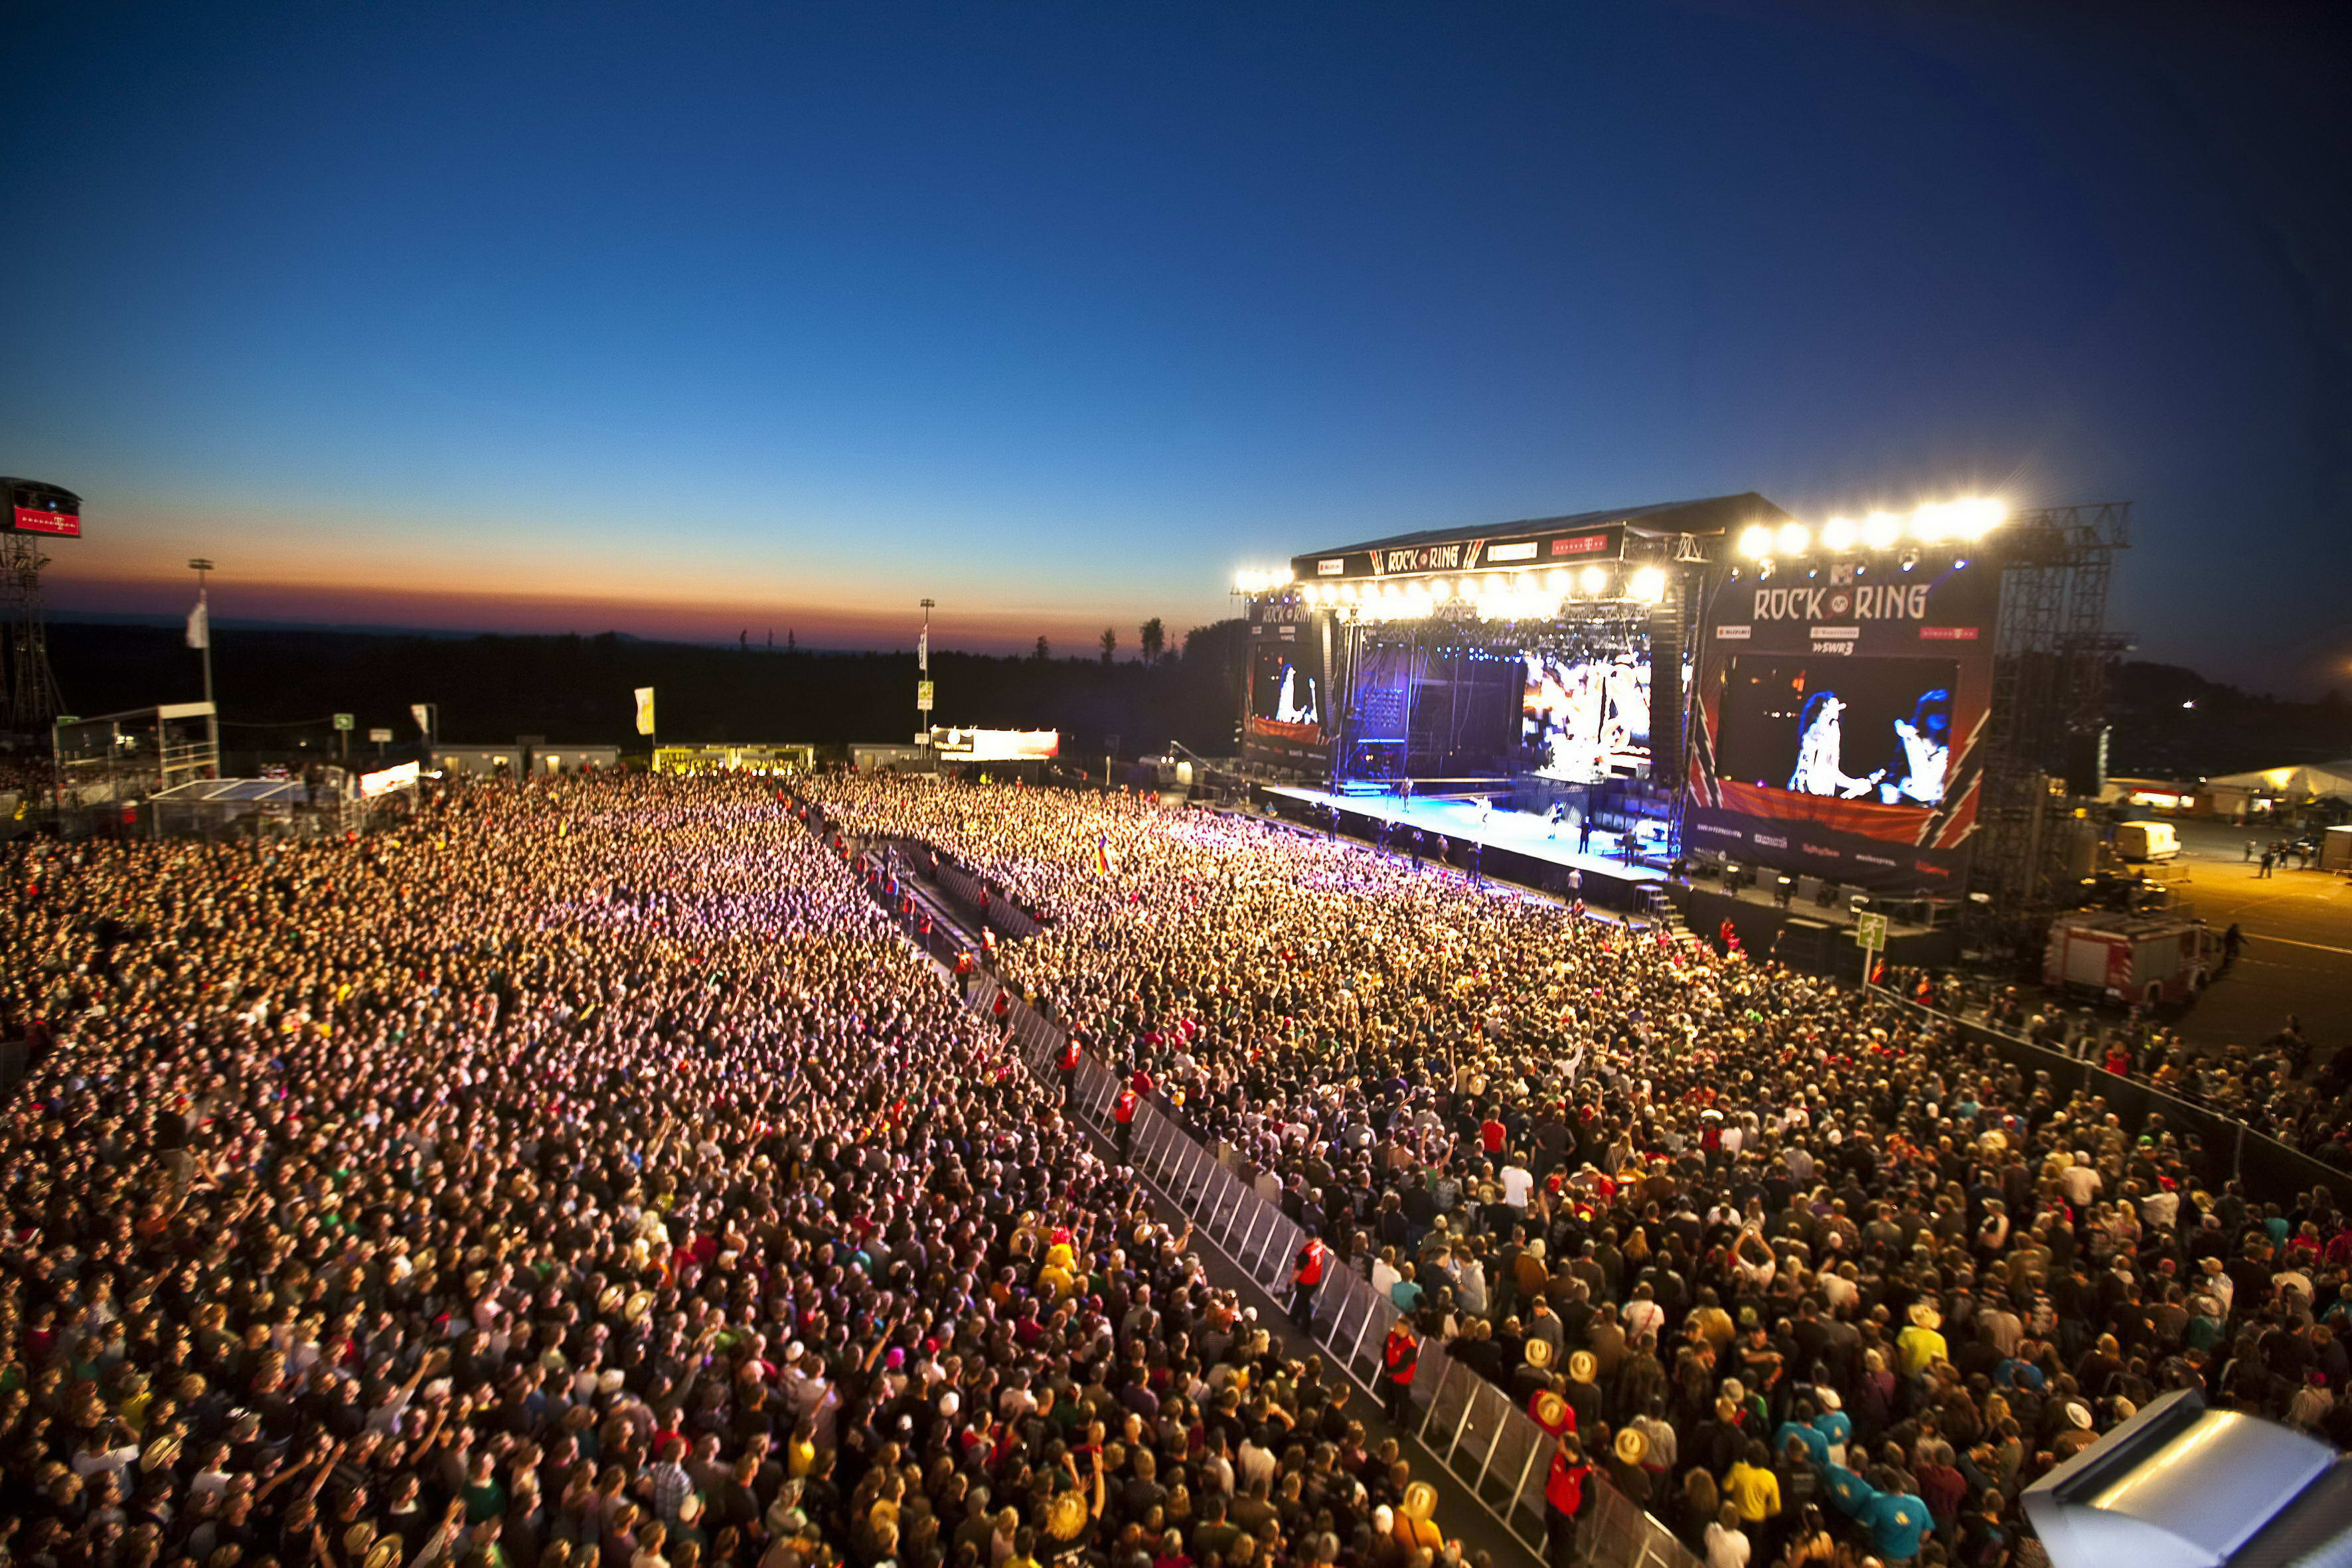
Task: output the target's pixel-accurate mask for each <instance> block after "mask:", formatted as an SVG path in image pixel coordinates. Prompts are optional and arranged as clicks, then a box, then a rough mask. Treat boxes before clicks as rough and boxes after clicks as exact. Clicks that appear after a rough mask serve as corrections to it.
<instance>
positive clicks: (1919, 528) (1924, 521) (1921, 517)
mask: <svg viewBox="0 0 2352 1568" xmlns="http://www.w3.org/2000/svg"><path fill="white" fill-rule="evenodd" d="M1951 536H1952V517H1951V509H1950V508H1949V507H1947V506H1940V505H1938V506H1923V507H1921V508H1920V509H1919V510H1916V511H1915V512H1913V513H1912V514H1911V537H1912V538H1914V539H1916V540H1917V541H1918V542H1920V543H1922V544H1941V543H1942V542H1944V541H1945V540H1947V539H1949V538H1950V537H1951Z"/></svg>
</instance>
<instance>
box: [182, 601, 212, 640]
mask: <svg viewBox="0 0 2352 1568" xmlns="http://www.w3.org/2000/svg"><path fill="white" fill-rule="evenodd" d="M188 646H189V647H212V646H213V625H212V616H211V615H210V614H209V613H208V612H207V611H206V610H205V596H204V595H202V594H199V595H196V607H195V608H194V609H193V610H190V611H189V612H188Z"/></svg>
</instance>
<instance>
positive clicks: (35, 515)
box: [13, 506, 81, 539]
mask: <svg viewBox="0 0 2352 1568" xmlns="http://www.w3.org/2000/svg"><path fill="white" fill-rule="evenodd" d="M13 510H15V512H16V531H17V532H19V533H48V534H55V535H57V536H58V537H59V538H61V539H79V538H80V537H81V514H80V513H79V512H75V511H43V510H40V509H39V508H37V507H29V506H20V507H16V508H15V509H13Z"/></svg>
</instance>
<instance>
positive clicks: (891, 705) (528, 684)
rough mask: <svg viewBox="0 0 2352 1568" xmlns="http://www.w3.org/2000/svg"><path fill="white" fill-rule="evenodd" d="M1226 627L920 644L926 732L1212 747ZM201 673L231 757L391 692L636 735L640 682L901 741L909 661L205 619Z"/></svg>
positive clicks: (70, 682) (767, 731)
mask: <svg viewBox="0 0 2352 1568" xmlns="http://www.w3.org/2000/svg"><path fill="white" fill-rule="evenodd" d="M1242 646H1243V628H1242V623H1241V622H1239V621H1225V622H1220V623H1218V624H1217V625H1215V626H1205V627H1202V628H1199V629H1197V630H1195V631H1193V632H1192V633H1190V634H1188V635H1187V636H1186V637H1185V638H1184V646H1183V647H1182V648H1181V650H1180V651H1176V652H1172V653H1171V655H1170V656H1169V657H1168V658H1164V659H1162V660H1160V662H1159V663H1157V664H1153V665H1149V666H1147V665H1145V664H1142V663H1141V662H1139V661H1137V660H1135V659H1131V658H1129V659H1120V660H1118V661H1116V662H1113V663H1110V664H1104V663H1103V662H1102V661H1101V660H1100V659H1099V658H1048V659H1042V660H1041V659H1037V658H992V657H989V656H986V655H981V654H967V653H950V652H934V653H933V654H932V656H931V679H933V680H934V681H936V682H937V683H938V695H939V707H938V710H937V712H936V713H935V715H934V717H935V718H936V720H937V721H939V722H940V723H941V724H960V725H961V724H976V725H984V726H990V727H995V728H1004V729H1055V730H1060V731H1064V734H1065V744H1066V749H1067V750H1069V751H1072V752H1079V753H1084V752H1088V751H1094V750H1098V749H1099V748H1100V747H1101V745H1102V743H1103V740H1104V738H1105V737H1106V736H1108V735H1113V734H1115V735H1117V736H1118V738H1119V742H1120V750H1121V752H1122V753H1123V754H1124V755H1127V756H1134V755H1136V754H1138V753H1139V752H1149V751H1155V750H1159V749H1160V748H1162V747H1164V746H1166V745H1167V743H1168V742H1170V741H1171V740H1178V741H1181V742H1183V743H1184V744H1186V745H1188V746H1191V747H1192V748H1194V749H1195V750H1198V751H1202V752H1212V753H1230V752H1232V750H1233V747H1234V733H1233V732H1234V716H1235V713H1236V711H1237V704H1238V702H1239V694H1240V690H1241V679H1242V674H1241V670H1242ZM49 650H50V660H51V663H52V664H53V665H54V666H55V667H56V669H57V673H58V685H59V687H60V688H61V689H63V691H64V693H65V698H66V706H67V711H68V712H72V713H79V714H93V713H110V712H119V711H121V710H125V709H131V708H140V707H152V706H153V705H155V704H157V703H160V702H184V701H192V700H196V699H198V698H201V697H202V696H203V695H204V688H203V677H202V674H201V668H200V666H199V664H198V662H197V660H198V656H197V655H196V654H195V653H194V651H192V650H191V649H189V648H188V647H186V645H185V642H184V637H183V631H182V627H181V625H180V623H179V622H178V621H177V620H173V621H172V622H170V624H168V625H161V626H158V625H146V624H140V623H138V622H136V621H131V620H123V619H116V620H110V621H96V620H59V621H56V622H53V623H52V624H51V625H50V627H49ZM213 671H214V683H215V691H216V694H217V696H218V699H219V701H220V707H221V715H222V721H223V725H224V729H223V733H222V743H223V746H224V748H225V749H227V750H230V751H232V752H236V751H246V750H279V749H291V748H292V747H293V746H294V745H295V744H296V743H297V742H299V740H303V739H308V740H310V741H311V742H312V743H313V744H314V745H315V744H320V743H324V742H330V741H331V734H332V732H331V730H330V728H329V722H330V719H331V715H333V714H335V713H337V712H348V713H351V714H352V715H353V716H354V718H355V721H356V723H357V726H358V731H359V734H360V735H362V736H364V734H365V733H366V731H368V730H369V729H370V728H372V727H376V726H382V727H384V728H388V729H391V730H392V731H394V734H395V735H396V736H397V737H398V738H399V740H400V741H401V742H411V741H413V740H415V737H416V727H415V723H414V721H412V720H411V719H410V718H409V713H408V709H409V704H411V703H413V702H437V703H438V704H440V709H441V737H442V739H443V740H445V741H448V742H507V741H512V740H513V739H514V738H515V737H516V736H517V735H544V736H546V737H548V739H550V740H551V741H561V742H573V743H575V744H579V743H599V742H601V743H610V744H618V745H623V746H642V745H643V744H644V742H642V741H640V740H639V739H638V737H637V736H636V734H635V729H634V719H633V711H634V710H633V709H632V707H631V700H630V692H631V690H632V689H634V688H636V687H640V686H651V687H653V688H655V689H656V692H657V694H658V696H657V699H656V700H657V705H658V715H659V719H660V724H661V736H660V738H661V739H662V740H664V741H811V742H820V743H838V742H845V741H906V740H908V739H911V738H912V736H913V735H914V732H915V729H916V725H917V716H916V712H915V656H914V655H913V654H912V653H829V652H819V651H813V650H808V649H801V650H797V651H787V650H785V649H782V648H778V649H774V650H770V649H767V648H762V647H753V648H751V649H750V650H749V651H743V650H739V649H737V648H734V647H709V646H706V645H701V644H694V643H668V642H647V641H641V640H638V639H635V638H633V637H623V636H621V635H619V634H617V633H612V632H607V633H604V634H603V635H601V636H597V637H578V636H569V635H567V636H562V637H499V636H462V637H450V636H445V635H440V634H432V633H425V632H385V631H353V630H325V629H313V628H308V627H293V626H236V625H231V624H220V625H217V626H215V633H214V637H213Z"/></svg>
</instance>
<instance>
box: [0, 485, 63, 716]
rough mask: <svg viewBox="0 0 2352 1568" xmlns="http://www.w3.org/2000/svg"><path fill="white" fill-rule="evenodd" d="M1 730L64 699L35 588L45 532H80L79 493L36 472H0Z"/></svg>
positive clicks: (54, 535)
mask: <svg viewBox="0 0 2352 1568" xmlns="http://www.w3.org/2000/svg"><path fill="white" fill-rule="evenodd" d="M0 491H5V496H0V505H5V509H6V510H5V514H0V652H4V653H5V657H6V661H7V668H6V671H5V681H0V731H10V732H13V733H16V734H37V733H39V732H40V731H46V730H47V728H48V727H49V724H50V721H52V720H54V719H56V718H57V716H58V712H59V711H60V710H63V709H64V707H65V700H64V699H63V698H62V697H60V696H58V678H57V675H56V673H55V672H54V671H53V670H51V669H50V668H49V623H48V613H47V606H46V605H45V604H44V602H43V599H42V595H41V568H42V567H44V566H47V564H48V563H49V557H48V552H47V550H46V549H45V548H44V545H45V543H46V542H47V541H48V540H51V539H79V538H80V537H81V498H80V497H79V496H78V495H76V494H74V493H73V492H72V491H71V490H69V489H64V488H62V487H61V486H58V485H52V484H45V483H43V482H41V481H40V480H38V479H0Z"/></svg>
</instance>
